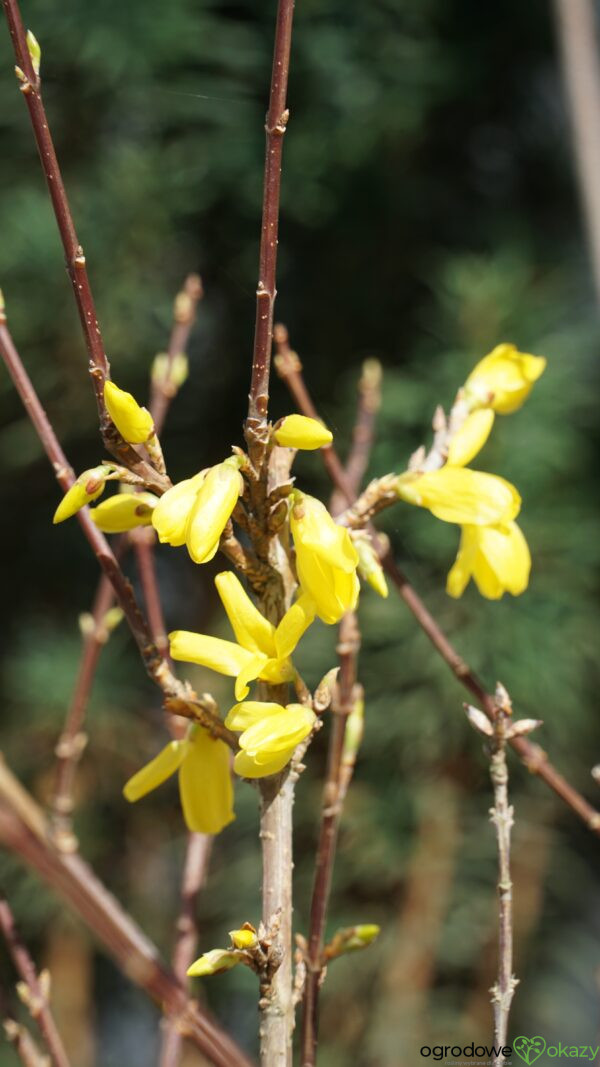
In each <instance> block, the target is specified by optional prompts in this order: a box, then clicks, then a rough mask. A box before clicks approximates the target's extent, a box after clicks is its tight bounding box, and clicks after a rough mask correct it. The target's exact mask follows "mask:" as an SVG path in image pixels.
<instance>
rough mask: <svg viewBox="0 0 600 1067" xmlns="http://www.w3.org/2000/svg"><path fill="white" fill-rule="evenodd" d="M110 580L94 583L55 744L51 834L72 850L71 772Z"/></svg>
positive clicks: (81, 743)
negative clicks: (70, 690) (72, 682)
mask: <svg viewBox="0 0 600 1067" xmlns="http://www.w3.org/2000/svg"><path fill="white" fill-rule="evenodd" d="M114 598H115V594H114V590H113V587H112V584H111V582H110V581H109V579H108V578H107V577H106V575H104V574H103V575H102V577H101V578H100V581H99V583H98V589H97V591H96V597H95V600H94V606H93V608H92V612H91V627H90V632H89V633H86V634H85V635H84V637H83V648H82V651H81V660H80V663H79V671H78V674H77V681H76V683H75V689H74V690H73V695H72V697H71V703H70V704H69V709H68V711H67V715H66V718H65V723H64V726H63V729H62V733H61V735H60V738H59V740H58V743H57V745H56V757H57V764H56V784H55V788H54V795H53V798H52V811H53V814H52V835H53V838H54V841H55V842H56V844H57V846H58V848H60V849H62V850H64V851H73V850H74V849H75V848H77V839H76V837H75V835H74V834H73V830H72V822H71V815H72V812H73V785H74V780H75V772H76V770H77V766H78V763H79V760H80V759H81V756H82V753H83V750H84V748H85V745H86V741H87V738H86V735H85V734H84V732H83V722H84V718H85V712H86V708H87V705H88V702H89V698H90V694H91V690H92V685H93V682H94V678H95V675H96V668H97V666H98V661H99V659H100V653H101V652H102V649H103V647H104V645H105V643H106V641H107V640H108V630H107V628H106V625H105V622H104V620H105V617H106V614H107V612H108V611H109V610H110V608H111V607H112V605H113V604H114Z"/></svg>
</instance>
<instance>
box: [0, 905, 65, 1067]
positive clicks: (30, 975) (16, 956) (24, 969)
mask: <svg viewBox="0 0 600 1067" xmlns="http://www.w3.org/2000/svg"><path fill="white" fill-rule="evenodd" d="M0 931H1V933H2V936H3V937H4V940H5V942H6V947H7V949H8V952H9V954H10V957H11V959H12V961H13V963H14V965H15V969H16V971H17V973H18V974H19V975H20V978H21V982H22V988H21V992H20V996H21V999H22V1000H23V1002H24V1003H25V1005H26V1007H27V1009H28V1011H29V1014H30V1015H31V1017H32V1019H35V1021H36V1023H37V1026H38V1029H39V1031H40V1034H41V1036H42V1038H43V1041H44V1044H45V1046H46V1048H47V1049H48V1053H49V1055H50V1059H51V1062H52V1063H53V1065H54V1067H69V1059H68V1056H67V1053H66V1051H65V1048H64V1045H63V1043H62V1039H61V1036H60V1034H59V1032H58V1028H57V1026H56V1023H55V1021H54V1016H53V1015H52V1011H51V1009H50V1005H49V1003H48V996H47V992H46V989H45V988H44V981H43V979H40V977H39V976H38V973H37V970H36V967H35V964H34V962H33V960H32V958H31V956H30V955H29V952H28V950H27V948H26V947H25V945H24V944H23V942H22V940H21V938H20V937H19V933H18V930H17V927H16V924H15V920H14V916H13V913H12V911H11V908H10V905H9V903H8V901H7V900H6V898H5V897H4V896H0Z"/></svg>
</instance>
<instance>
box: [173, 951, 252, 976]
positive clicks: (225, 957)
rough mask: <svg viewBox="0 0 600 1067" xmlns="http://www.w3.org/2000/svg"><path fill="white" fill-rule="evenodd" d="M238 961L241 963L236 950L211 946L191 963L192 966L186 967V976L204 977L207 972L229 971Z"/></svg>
mask: <svg viewBox="0 0 600 1067" xmlns="http://www.w3.org/2000/svg"><path fill="white" fill-rule="evenodd" d="M238 963H242V959H241V957H240V956H239V955H238V954H237V953H236V952H228V951H227V950H226V949H224V948H213V949H211V951H210V952H205V953H204V955H203V956H200V958H199V959H197V960H196V961H195V963H192V966H191V967H189V968H188V971H187V976H188V978H204V977H205V976H206V975H209V974H219V971H229V970H231V968H232V967H236V966H237V964H238Z"/></svg>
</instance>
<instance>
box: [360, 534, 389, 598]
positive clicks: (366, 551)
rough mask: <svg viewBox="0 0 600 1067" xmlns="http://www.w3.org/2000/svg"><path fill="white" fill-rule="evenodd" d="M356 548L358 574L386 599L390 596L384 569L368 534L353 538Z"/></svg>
mask: <svg viewBox="0 0 600 1067" xmlns="http://www.w3.org/2000/svg"><path fill="white" fill-rule="evenodd" d="M353 541H354V547H355V548H356V551H357V552H358V573H359V574H360V576H361V578H364V580H365V582H368V583H369V585H370V586H371V588H372V589H374V590H375V592H376V593H379V596H382V597H383V598H384V599H385V597H387V595H388V587H387V582H386V580H385V575H384V573H383V567H382V566H381V563H380V562H379V558H378V556H377V553H376V551H375V549H374V548H373V545H372V543H371V538H370V537H369V536H368V534H359V535H358V536H355V537H354V538H353Z"/></svg>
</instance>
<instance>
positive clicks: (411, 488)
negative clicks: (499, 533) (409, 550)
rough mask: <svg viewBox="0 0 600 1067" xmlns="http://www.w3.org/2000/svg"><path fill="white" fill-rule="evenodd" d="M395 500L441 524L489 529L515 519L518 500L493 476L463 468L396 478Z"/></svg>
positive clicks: (519, 500) (512, 487)
mask: <svg viewBox="0 0 600 1067" xmlns="http://www.w3.org/2000/svg"><path fill="white" fill-rule="evenodd" d="M397 491H398V496H399V497H400V498H401V500H404V501H406V503H408V504H416V505H417V506H418V507H422V508H429V510H430V511H431V513H432V515H435V516H436V518H438V519H442V520H443V521H444V522H457V523H460V524H461V525H475V526H489V525H490V524H492V523H506V522H510V521H511V520H512V519H514V518H516V516H517V515H518V514H519V509H520V507H521V497H520V496H519V494H518V492H517V490H516V489H515V487H514V485H511V484H510V482H507V481H505V479H504V478H499V477H498V476H497V475H496V474H485V473H483V472H482V471H474V470H471V469H470V468H468V467H467V468H465V467H451V466H449V465H447V466H445V467H442V468H441V469H440V470H437V471H429V472H427V473H426V474H418V473H413V472H410V471H409V472H408V473H406V474H401V475H400V477H399V478H398V486H397Z"/></svg>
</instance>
